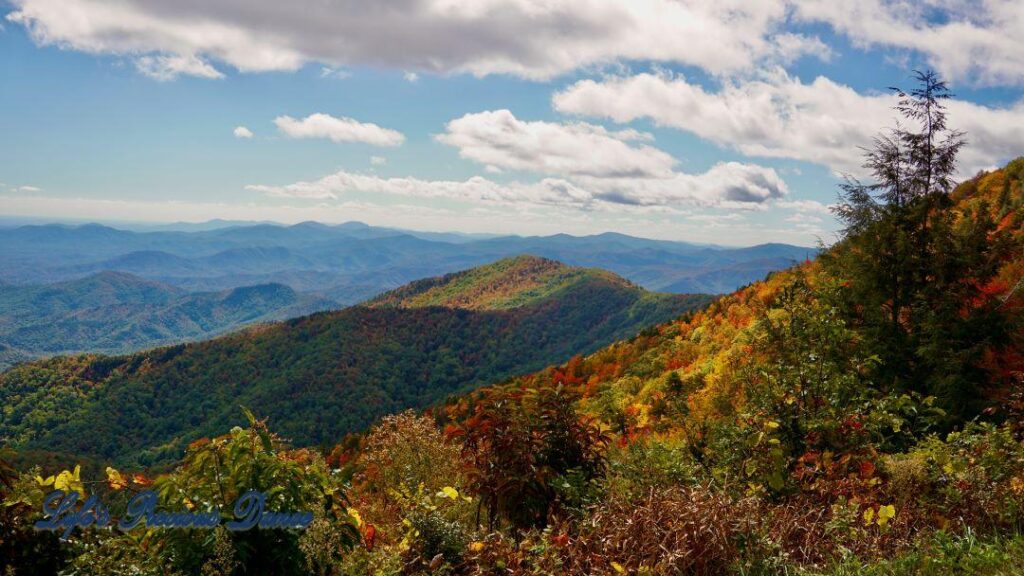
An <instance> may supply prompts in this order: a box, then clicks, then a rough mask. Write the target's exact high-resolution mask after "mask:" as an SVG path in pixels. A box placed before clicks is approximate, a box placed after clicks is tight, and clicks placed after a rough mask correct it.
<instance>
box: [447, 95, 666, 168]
mask: <svg viewBox="0 0 1024 576" xmlns="http://www.w3.org/2000/svg"><path fill="white" fill-rule="evenodd" d="M436 138H437V140H438V141H440V142H443V143H445V144H448V145H450V146H454V147H456V148H458V149H459V155H460V156H461V157H463V158H467V159H469V160H473V161H476V162H479V163H481V164H484V165H487V166H493V167H496V168H501V169H509V170H528V171H533V172H539V173H542V174H552V175H558V176H594V177H639V178H668V177H671V176H672V166H673V165H674V164H675V163H676V161H675V159H674V158H672V156H670V155H668V154H666V153H665V152H662V151H661V150H658V149H657V148H653V147H650V146H645V145H641V146H632V145H630V142H632V141H635V140H646V139H649V135H645V134H642V133H640V132H637V131H635V130H623V131H619V132H612V131H608V130H606V129H604V128H603V127H601V126H595V125H593V124H584V123H572V124H559V123H553V122H524V121H522V120H519V119H517V118H516V117H515V116H514V115H513V114H512V113H511V112H509V111H508V110H495V111H490V112H480V113H476V114H466V115H465V116H463V117H461V118H457V119H455V120H452V121H451V122H449V123H448V125H447V127H446V132H445V133H444V134H440V135H438V136H437V137H436Z"/></svg>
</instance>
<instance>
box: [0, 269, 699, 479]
mask: <svg viewBox="0 0 1024 576" xmlns="http://www.w3.org/2000/svg"><path fill="white" fill-rule="evenodd" d="M710 299H711V298H710V297H708V296H693V295H676V294H656V293H652V292H648V291H646V290H644V289H643V288H640V287H639V286H636V285H634V284H632V283H630V282H628V281H626V280H624V279H622V278H620V277H617V276H616V275H614V274H611V273H608V272H604V271H597V270H586V269H580V268H574V267H569V266H566V265H564V264H561V263H558V262H554V261H551V260H547V259H543V258H538V257H533V256H522V257H516V258H511V259H507V260H503V261H499V262H496V263H493V264H490V265H488V266H484V267H482V268H479V269H473V270H468V271H464V272H460V273H456V274H450V275H448V276H444V277H441V278H433V279H428V280H423V281H420V282H417V283H415V284H413V285H411V286H407V287H403V288H400V289H398V290H396V291H394V292H392V293H390V294H386V295H384V296H382V297H381V298H379V299H377V300H375V301H374V302H372V303H370V304H369V305H367V306H353V307H350V308H346V309H344V310H340V311H334V312H322V313H317V314H313V315H310V316H305V317H302V318H297V319H293V320H288V321H285V322H280V323H275V324H263V325H260V326H259V327H258V328H251V329H247V330H243V331H241V332H236V333H234V334H229V335H226V336H221V337H218V338H215V339H212V340H208V341H205V342H199V343H193V344H185V345H178V346H172V347H167V348H158V349H155V350H151V351H148V352H141V353H137V354H132V355H127V356H119V357H105V356H97V355H82V356H70V357H59V358H52V359H49V360H42V361H38V362H33V363H28V364H22V365H19V366H15V367H14V368H12V369H10V370H8V371H7V372H5V373H3V374H0V404H2V405H4V406H5V409H4V411H3V413H2V414H0V437H7V438H9V439H10V440H11V441H12V443H13V444H15V445H18V446H23V447H28V448H30V449H33V450H42V451H56V452H68V453H74V454H81V455H89V456H93V457H96V458H99V459H102V460H113V461H119V462H126V463H129V462H130V463H136V464H143V465H149V464H156V463H160V462H165V461H168V460H170V459H174V458H177V457H178V456H179V455H180V451H181V449H182V448H183V447H184V445H185V444H187V443H188V442H190V441H192V440H194V439H196V438H199V437H201V436H204V435H210V434H213V433H216V432H218V431H220V430H224V429H226V428H230V426H232V425H235V424H238V423H241V418H242V415H241V412H240V411H239V409H238V406H239V405H245V406H247V407H249V408H251V409H252V410H254V411H255V412H257V413H259V414H261V415H266V416H268V417H269V418H270V419H271V421H272V422H273V423H274V427H275V429H277V430H280V431H281V432H282V433H283V434H285V435H286V436H287V437H289V438H291V439H292V440H294V441H295V442H296V443H298V444H306V445H309V444H318V443H321V442H327V441H336V440H337V438H340V437H341V436H342V435H343V434H345V433H347V432H352V431H356V430H359V429H362V428H363V427H365V426H367V425H368V424H370V423H371V422H373V421H374V420H375V419H376V418H378V417H380V416H381V415H383V414H387V413H390V412H394V411H398V410H401V409H404V408H409V407H414V408H422V407H426V406H428V405H430V404H433V403H435V402H438V401H440V400H442V399H443V398H445V397H447V396H448V395H449V394H452V393H455V392H463V391H468V390H472V389H474V388H475V387H477V386H480V385H483V384H487V383H491V382H495V381H500V380H503V379H505V378H508V377H510V376H513V375H515V374H522V373H527V372H530V371H533V370H537V369H539V368H541V367H543V366H546V365H549V364H552V363H554V362H560V361H565V360H567V359H569V358H570V357H571V356H573V355H574V354H579V353H587V352H590V351H593V350H596V349H598V348H600V347H601V346H603V345H605V344H608V343H610V342H612V341H615V340H617V339H621V338H626V337H630V336H633V335H635V334H637V333H638V332H639V331H640V330H641V329H643V328H644V327H646V326H649V325H652V324H656V323H658V322H663V321H666V320H668V319H670V318H673V317H677V316H678V315H680V314H682V313H684V312H686V311H689V310H693V309H695V308H698V307H701V306H703V305H705V304H706V303H707V302H709V301H710ZM62 398H75V401H74V402H65V401H63V400H61V399H62Z"/></svg>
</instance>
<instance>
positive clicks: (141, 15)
mask: <svg viewBox="0 0 1024 576" xmlns="http://www.w3.org/2000/svg"><path fill="white" fill-rule="evenodd" d="M12 3H13V5H14V10H13V12H11V13H10V14H8V16H7V19H8V20H10V21H12V22H16V23H18V24H21V25H22V26H24V27H25V28H26V29H27V30H28V31H29V33H30V34H31V37H32V38H33V40H34V41H35V42H36V43H38V44H40V45H57V46H61V47H65V48H70V49H75V50H80V51H84V52H89V53H104V54H119V55H125V56H129V57H138V56H139V55H143V57H150V56H149V55H151V54H164V55H173V56H174V57H177V58H179V59H180V60H179V61H178V62H179V63H183V62H191V63H192V66H188V67H182V66H179V67H178V68H177V72H176V73H175V74H196V75H199V76H206V77H211V76H212V75H213V74H214V73H216V74H219V72H216V71H215V70H214V69H213V68H211V67H209V65H204V66H200V65H198V64H196V63H201V62H203V61H204V60H214V61H218V62H223V63H225V64H227V65H230V66H233V67H234V68H236V69H238V70H241V71H253V72H255V71H268V70H296V69H298V68H299V67H301V66H302V65H304V64H306V63H309V62H318V63H320V64H321V65H323V66H328V67H338V66H345V65H368V66H383V67H390V68H395V69H399V70H405V71H412V72H414V73H415V72H422V71H429V72H437V73H471V74H475V75H487V74H495V73H503V74H512V75H517V76H521V77H526V78H533V79H544V78H550V77H552V76H554V75H557V74H561V73H564V72H568V71H571V70H575V69H577V68H580V67H587V66H595V65H603V64H610V63H614V62H617V61H624V60H651V61H657V62H671V63H679V64H687V65H693V66H698V67H700V68H703V69H705V70H708V71H710V72H712V73H714V74H725V73H730V72H736V71H741V70H750V69H753V68H754V67H756V66H757V65H758V64H760V63H764V62H765V61H775V62H781V61H786V60H791V59H794V58H797V57H800V56H802V55H806V54H814V55H819V56H823V57H827V55H828V49H827V47H825V46H824V44H822V43H821V41H820V40H818V39H817V38H809V37H805V36H802V35H799V34H794V33H792V32H788V31H785V30H783V29H782V28H783V27H784V25H785V23H786V20H787V17H788V13H789V12H790V9H789V7H788V6H787V1H786V0H760V1H758V2H749V1H747V0H691V1H688V2H679V1H676V0H630V1H629V2H621V1H618V0H376V1H373V2H366V1H365V0H336V1H333V2H321V1H318V0H296V1H295V2H290V3H281V2H278V1H276V0H273V1H272V0H249V1H246V2H238V1H235V0H204V1H194V0H188V1H182V2H166V1H165V0H120V1H118V2H116V3H112V2H107V1H104V0H12ZM146 69H148V67H146Z"/></svg>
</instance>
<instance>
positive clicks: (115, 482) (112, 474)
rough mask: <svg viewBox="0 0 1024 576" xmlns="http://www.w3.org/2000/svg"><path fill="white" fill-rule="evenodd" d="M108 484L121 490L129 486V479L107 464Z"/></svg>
mask: <svg viewBox="0 0 1024 576" xmlns="http://www.w3.org/2000/svg"><path fill="white" fill-rule="evenodd" d="M107 484H109V485H110V487H111V488H112V489H114V490H120V489H122V488H124V487H126V486H128V479H127V478H125V477H124V476H122V475H121V473H120V472H118V471H117V470H115V469H114V468H111V467H110V466H107Z"/></svg>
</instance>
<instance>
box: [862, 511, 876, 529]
mask: <svg viewBox="0 0 1024 576" xmlns="http://www.w3.org/2000/svg"><path fill="white" fill-rule="evenodd" d="M874 520H875V509H874V508H868V509H867V510H865V511H864V525H865V526H870V525H871V523H872V522H873V521H874Z"/></svg>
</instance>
